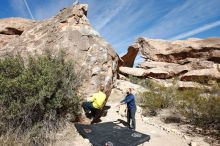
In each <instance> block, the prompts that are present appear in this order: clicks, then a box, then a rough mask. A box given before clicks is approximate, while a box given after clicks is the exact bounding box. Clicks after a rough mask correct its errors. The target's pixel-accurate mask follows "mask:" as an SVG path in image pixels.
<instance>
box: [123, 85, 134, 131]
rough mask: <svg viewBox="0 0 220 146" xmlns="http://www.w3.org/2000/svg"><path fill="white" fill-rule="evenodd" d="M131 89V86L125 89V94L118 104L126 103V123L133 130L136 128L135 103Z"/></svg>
mask: <svg viewBox="0 0 220 146" xmlns="http://www.w3.org/2000/svg"><path fill="white" fill-rule="evenodd" d="M131 90H132V89H131V88H128V89H127V91H126V94H127V95H126V96H125V98H124V99H123V100H122V101H121V102H120V104H127V123H128V126H129V128H130V129H132V130H135V128H136V121H135V113H136V104H135V97H134V95H133V94H132V92H131ZM131 121H132V123H131Z"/></svg>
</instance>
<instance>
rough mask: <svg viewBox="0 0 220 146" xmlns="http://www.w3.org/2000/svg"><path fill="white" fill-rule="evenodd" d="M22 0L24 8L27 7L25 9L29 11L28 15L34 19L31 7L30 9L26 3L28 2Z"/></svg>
mask: <svg viewBox="0 0 220 146" xmlns="http://www.w3.org/2000/svg"><path fill="white" fill-rule="evenodd" d="M23 1H24V3H25V6H26V8H27V10H28V13H29V14H30V16H31V19H34V16H33V14H32V12H31V9H30V7H29V5H28V3H27V0H23Z"/></svg>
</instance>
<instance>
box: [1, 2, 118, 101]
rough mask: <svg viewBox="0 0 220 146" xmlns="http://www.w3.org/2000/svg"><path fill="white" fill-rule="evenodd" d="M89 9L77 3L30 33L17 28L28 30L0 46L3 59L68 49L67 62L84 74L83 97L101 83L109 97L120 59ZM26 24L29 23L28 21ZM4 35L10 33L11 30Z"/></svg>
mask: <svg viewBox="0 0 220 146" xmlns="http://www.w3.org/2000/svg"><path fill="white" fill-rule="evenodd" d="M87 7H88V6H87V5H85V4H76V5H74V6H72V7H70V8H65V9H63V10H61V11H60V13H59V14H58V15H57V16H55V17H53V18H51V19H48V20H43V21H39V22H35V24H34V25H32V27H31V28H29V29H27V30H25V29H26V27H24V28H23V27H19V26H18V27H17V26H16V27H15V28H16V30H20V31H23V30H25V31H24V32H23V33H22V34H21V35H20V36H19V37H15V38H14V39H13V40H11V41H9V42H8V43H7V44H5V45H3V47H0V57H4V55H5V54H6V53H11V54H17V53H19V54H21V55H22V56H24V57H25V56H27V55H28V54H33V55H35V54H42V53H43V52H45V50H51V52H52V53H53V54H54V55H56V54H57V53H58V52H60V51H61V50H64V51H65V53H66V57H65V58H66V60H72V61H74V63H75V66H76V69H77V70H78V71H80V70H82V71H83V72H82V73H84V75H83V81H82V87H81V89H80V91H81V94H82V96H84V97H85V98H86V97H88V96H90V95H91V94H92V93H94V92H96V91H97V90H98V88H99V86H100V84H102V85H104V86H105V88H106V93H107V94H108V95H109V94H110V91H111V88H112V84H113V81H114V80H115V79H116V70H117V68H118V59H119V58H118V55H117V54H116V53H115V51H114V50H113V48H112V47H111V45H110V44H108V43H107V42H106V41H105V40H104V39H103V38H102V37H101V36H100V35H99V33H98V32H96V31H95V30H94V29H93V28H92V27H91V25H90V24H89V21H88V19H87V17H86V15H87ZM12 21H13V19H12ZM0 23H1V21H0ZM11 24H13V22H11ZM24 24H29V23H27V22H26V21H25V22H24ZM30 24H32V23H30ZM9 27H11V26H9ZM5 28H7V27H5ZM1 32H4V34H10V31H7V29H3V30H1Z"/></svg>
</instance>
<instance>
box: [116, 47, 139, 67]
mask: <svg viewBox="0 0 220 146" xmlns="http://www.w3.org/2000/svg"><path fill="white" fill-rule="evenodd" d="M139 48H140V46H139V44H136V43H135V44H132V45H131V46H129V47H128V52H127V54H125V55H124V56H122V57H121V60H122V62H121V63H119V66H126V67H133V65H134V60H135V58H136V56H137V54H138V52H139Z"/></svg>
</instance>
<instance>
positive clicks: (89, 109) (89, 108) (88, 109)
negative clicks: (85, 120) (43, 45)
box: [82, 102, 98, 117]
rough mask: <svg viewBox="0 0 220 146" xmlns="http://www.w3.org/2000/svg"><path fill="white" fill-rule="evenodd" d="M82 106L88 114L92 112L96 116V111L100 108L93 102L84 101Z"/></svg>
mask: <svg viewBox="0 0 220 146" xmlns="http://www.w3.org/2000/svg"><path fill="white" fill-rule="evenodd" d="M82 107H83V109H84V111H85V113H86V114H89V113H90V114H91V116H93V117H94V116H95V114H96V112H97V111H98V109H96V108H94V107H93V105H92V102H83V103H82Z"/></svg>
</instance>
